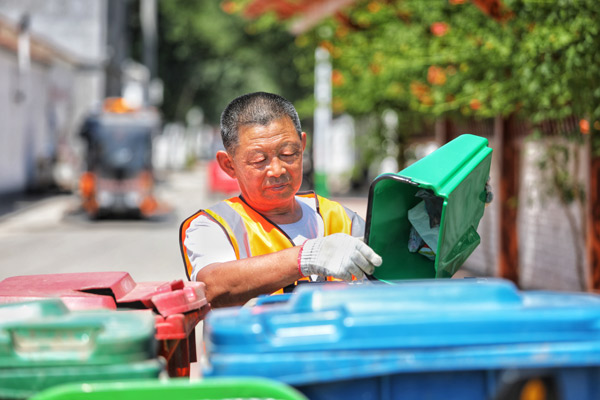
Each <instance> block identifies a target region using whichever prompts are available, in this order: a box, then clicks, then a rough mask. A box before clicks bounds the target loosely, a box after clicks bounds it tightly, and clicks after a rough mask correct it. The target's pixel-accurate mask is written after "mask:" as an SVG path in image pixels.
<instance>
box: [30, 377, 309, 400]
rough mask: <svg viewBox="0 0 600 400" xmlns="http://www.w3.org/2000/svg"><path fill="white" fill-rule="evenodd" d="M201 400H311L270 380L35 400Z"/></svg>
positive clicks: (182, 382)
mask: <svg viewBox="0 0 600 400" xmlns="http://www.w3.org/2000/svg"><path fill="white" fill-rule="evenodd" d="M100 399H103V400H104V399H110V400H165V399H174V400H200V399H213V400H216V399H240V400H242V399H278V400H307V399H306V397H305V396H304V395H302V394H301V393H300V392H298V391H297V390H296V389H294V388H292V387H290V386H288V385H286V384H284V383H281V382H277V381H274V380H270V379H266V378H205V379H202V380H200V381H193V382H190V380H189V379H169V380H147V381H131V382H103V383H93V384H84V385H63V386H60V387H55V388H51V389H48V390H46V391H44V392H42V393H39V394H38V395H37V396H35V397H32V398H31V400H100Z"/></svg>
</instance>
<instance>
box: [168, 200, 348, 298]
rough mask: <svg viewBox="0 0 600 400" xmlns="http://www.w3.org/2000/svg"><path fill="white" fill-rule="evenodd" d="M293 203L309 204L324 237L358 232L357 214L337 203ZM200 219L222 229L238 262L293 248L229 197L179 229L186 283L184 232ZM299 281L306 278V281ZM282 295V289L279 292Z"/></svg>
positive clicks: (188, 268) (255, 213)
mask: <svg viewBox="0 0 600 400" xmlns="http://www.w3.org/2000/svg"><path fill="white" fill-rule="evenodd" d="M296 200H298V201H300V202H303V203H305V204H308V205H309V206H310V207H311V208H312V209H314V210H315V211H316V212H317V213H318V214H319V215H320V216H321V218H323V225H324V228H325V232H324V235H325V236H327V235H331V234H333V233H346V234H349V235H351V234H352V229H353V225H354V228H355V229H356V228H357V226H356V222H355V221H356V218H355V216H356V213H354V212H353V211H351V210H349V209H347V208H346V207H344V206H342V205H341V204H340V203H338V202H336V201H332V200H328V199H326V198H324V197H321V196H319V195H317V194H315V193H314V192H304V193H298V194H297V195H296ZM201 215H204V216H206V217H208V218H209V219H211V220H213V221H214V222H216V223H217V224H218V225H219V226H220V227H221V228H222V229H223V231H224V232H225V234H226V235H227V237H228V238H229V241H230V243H231V246H232V247H233V250H234V251H235V256H236V259H238V260H241V259H244V258H247V257H253V256H258V255H262V254H270V253H274V252H276V251H280V250H283V249H287V248H289V247H293V246H295V244H294V242H293V241H292V239H291V238H290V237H289V236H288V235H287V234H286V233H285V232H284V231H283V230H282V229H281V228H280V227H279V226H277V224H275V223H273V222H271V221H269V219H268V218H266V217H265V216H263V215H262V214H260V213H259V212H258V211H256V210H254V209H253V208H252V207H250V206H249V205H248V204H247V203H246V202H245V201H244V199H243V198H242V197H241V196H238V197H232V198H230V199H227V200H224V201H222V202H220V203H217V204H216V205H215V206H213V207H210V208H208V209H206V210H200V211H198V212H196V213H195V214H193V215H191V216H190V217H188V218H186V219H185V220H184V221H183V222H182V224H181V227H180V228H179V245H180V250H181V256H182V257H183V262H184V264H185V271H186V274H187V277H188V279H190V276H191V275H192V271H193V266H192V263H191V262H190V259H189V258H188V255H187V249H186V247H185V244H184V242H185V237H186V231H187V229H188V228H189V226H190V225H191V223H192V221H193V220H194V219H195V218H197V217H199V216H201ZM302 280H309V278H308V277H305V278H302ZM328 280H334V279H333V278H328ZM296 284H297V282H296ZM289 289H291V288H289ZM282 291H283V289H282V290H281V291H280V292H282ZM276 293H279V292H276Z"/></svg>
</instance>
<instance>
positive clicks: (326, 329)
mask: <svg viewBox="0 0 600 400" xmlns="http://www.w3.org/2000/svg"><path fill="white" fill-rule="evenodd" d="M205 341H206V347H207V354H208V364H207V365H208V367H207V368H206V369H205V370H204V376H205V377H225V376H229V377H235V376H262V377H266V378H270V379H276V380H280V381H282V382H284V383H286V384H289V385H291V386H293V387H295V388H297V389H298V390H299V391H301V392H302V393H304V395H305V396H306V397H308V398H310V399H311V400H319V399H345V400H351V399H362V400H368V399H378V400H382V399H402V400H422V399H441V400H446V399H461V400H463V399H464V400H468V399H477V400H482V399H483V400H492V399H494V400H500V399H509V398H510V399H531V398H532V397H521V396H524V395H525V394H530V393H532V392H536V391H537V392H536V393H538V395H539V394H540V393H542V394H543V393H546V394H547V395H548V396H546V397H533V398H545V399H563V400H567V399H573V400H574V399H577V400H591V399H598V398H600V296H598V295H592V294H575V293H559V292H543V291H530V292H528V291H519V290H517V289H516V287H515V286H514V285H513V284H512V283H511V282H509V281H505V280H500V279H488V280H485V279H477V278H468V279H428V280H418V281H410V280H406V281H400V282H398V283H397V284H395V285H389V284H387V283H382V282H374V283H367V284H365V283H363V284H359V285H356V284H345V283H329V284H325V285H321V286H317V287H315V286H313V285H304V286H301V287H299V288H297V290H296V292H295V293H294V294H293V295H292V296H290V297H289V300H288V301H286V302H278V303H272V304H268V303H265V304H262V305H260V306H258V307H254V308H249V307H235V308H227V309H216V310H213V312H212V313H211V314H210V315H209V316H208V319H207V320H206V321H205Z"/></svg>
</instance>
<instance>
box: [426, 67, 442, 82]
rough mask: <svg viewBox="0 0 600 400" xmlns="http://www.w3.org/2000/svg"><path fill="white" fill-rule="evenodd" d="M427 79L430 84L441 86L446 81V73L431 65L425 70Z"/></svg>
mask: <svg viewBox="0 0 600 400" xmlns="http://www.w3.org/2000/svg"><path fill="white" fill-rule="evenodd" d="M427 80H428V81H429V83H431V84H432V85H438V86H441V85H443V84H444V83H446V74H445V73H444V70H443V69H442V68H440V67H437V66H435V65H432V66H431V67H429V69H428V70H427Z"/></svg>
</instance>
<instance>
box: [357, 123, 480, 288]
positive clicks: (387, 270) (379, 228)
mask: <svg viewBox="0 0 600 400" xmlns="http://www.w3.org/2000/svg"><path fill="white" fill-rule="evenodd" d="M491 160H492V149H491V148H489V147H488V141H487V139H485V138H483V137H479V136H475V135H469V134H465V135H461V136H459V137H458V138H456V139H454V140H452V141H451V142H449V143H447V144H445V145H444V146H442V147H440V148H439V149H437V150H435V151H434V152H432V153H431V154H429V155H428V156H426V157H423V158H422V159H420V160H419V161H417V162H415V163H414V164H412V165H410V166H408V167H407V168H405V169H403V170H402V171H400V172H398V173H396V174H382V175H380V176H378V177H377V178H376V179H375V180H374V181H373V182H372V184H371V187H370V191H369V201H368V205H367V220H366V231H365V242H366V243H367V244H368V245H369V246H370V247H371V248H373V250H375V251H376V252H377V253H378V254H379V255H381V256H382V258H383V264H382V265H381V266H380V267H378V268H376V269H375V273H374V275H373V278H376V279H379V280H382V281H386V282H391V281H394V280H401V279H423V278H448V277H451V276H452V275H453V274H454V273H455V272H456V271H457V270H458V269H459V268H460V267H461V266H462V264H463V263H464V262H465V260H466V259H467V258H468V257H469V255H470V254H471V253H472V252H473V250H475V248H476V247H477V246H478V245H479V242H480V237H479V235H478V233H477V226H478V225H479V221H480V219H481V217H482V216H483V211H484V208H485V199H486V191H485V184H486V182H487V180H488V178H489V174H490V166H491ZM420 189H428V190H430V191H431V192H433V194H434V195H435V196H437V197H438V198H440V201H441V202H442V212H441V219H440V227H439V233H438V242H437V248H436V249H434V251H435V260H430V259H428V258H426V257H425V256H423V255H421V254H419V253H412V252H410V251H409V250H408V239H409V232H410V227H411V223H410V222H409V220H408V211H409V210H410V209H412V208H413V207H415V206H416V205H417V204H418V203H419V202H421V201H422V198H420V197H417V196H415V194H417V191H419V190H420Z"/></svg>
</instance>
